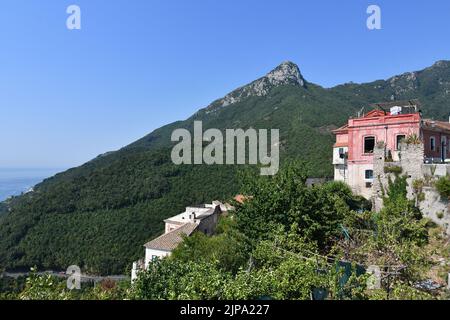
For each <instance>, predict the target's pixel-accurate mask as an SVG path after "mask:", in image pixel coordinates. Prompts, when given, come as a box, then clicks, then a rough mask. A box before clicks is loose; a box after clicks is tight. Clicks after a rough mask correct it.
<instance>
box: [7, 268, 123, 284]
mask: <svg viewBox="0 0 450 320" xmlns="http://www.w3.org/2000/svg"><path fill="white" fill-rule="evenodd" d="M37 274H39V275H47V274H50V275H52V276H55V277H58V278H67V277H68V276H69V275H67V274H66V273H65V272H56V271H50V270H49V271H43V272H38V273H37ZM27 275H29V272H3V274H2V275H0V277H9V278H14V279H17V278H19V277H24V276H27ZM105 279H110V280H114V281H121V280H129V279H130V277H129V276H126V275H112V276H92V275H87V274H81V281H82V282H92V281H93V282H99V281H102V280H105Z"/></svg>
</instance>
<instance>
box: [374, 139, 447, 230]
mask: <svg viewBox="0 0 450 320" xmlns="http://www.w3.org/2000/svg"><path fill="white" fill-rule="evenodd" d="M386 154H387V150H385V148H384V146H381V145H377V146H376V148H375V150H374V165H373V168H374V183H373V188H372V191H373V197H372V203H373V208H374V210H375V211H380V210H381V209H382V207H383V194H384V193H383V192H385V191H386V188H387V186H388V181H389V178H390V179H392V180H394V179H395V177H396V174H397V175H398V174H400V175H406V176H407V183H408V187H407V193H408V195H407V196H408V199H411V200H416V205H417V206H418V207H419V208H420V210H421V212H422V213H423V215H424V216H426V217H428V218H430V219H431V220H433V221H434V222H435V223H436V224H438V225H440V226H443V227H444V228H445V229H446V230H447V233H449V234H450V227H449V226H450V209H449V203H448V201H446V200H443V199H441V197H440V195H439V194H438V192H437V191H436V190H435V189H434V188H433V186H432V181H433V180H434V179H436V178H438V177H439V176H442V173H446V172H448V171H447V170H450V166H449V165H447V166H445V165H443V166H444V167H442V168H439V170H437V169H436V170H435V169H431V170H430V168H429V165H425V164H423V159H424V146H423V144H409V145H408V144H402V145H401V151H400V152H399V161H395V162H393V161H391V162H389V161H386ZM386 168H387V170H388V171H391V172H387V173H386ZM399 168H401V173H399V172H398V170H399ZM395 170H397V173H393V172H392V171H395ZM416 180H417V181H418V180H421V181H422V182H423V184H424V186H423V188H421V190H419V191H418V192H419V193H421V194H422V195H418V194H417V190H414V188H413V183H414V181H416Z"/></svg>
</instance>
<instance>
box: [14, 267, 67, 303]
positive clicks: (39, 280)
mask: <svg viewBox="0 0 450 320" xmlns="http://www.w3.org/2000/svg"><path fill="white" fill-rule="evenodd" d="M70 297H71V294H70V292H69V290H67V289H66V283H65V282H63V281H61V280H60V279H56V278H55V277H53V276H52V275H38V274H37V273H36V269H35V268H32V269H31V274H30V276H29V277H28V278H27V280H26V286H25V289H24V290H23V291H22V292H21V293H20V295H19V298H20V299H21V300H69V299H70Z"/></svg>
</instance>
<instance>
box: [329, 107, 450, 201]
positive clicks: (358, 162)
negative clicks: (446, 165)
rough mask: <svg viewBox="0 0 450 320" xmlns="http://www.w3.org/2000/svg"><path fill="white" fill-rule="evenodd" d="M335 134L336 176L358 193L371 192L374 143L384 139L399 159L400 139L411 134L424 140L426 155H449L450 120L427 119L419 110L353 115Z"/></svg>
mask: <svg viewBox="0 0 450 320" xmlns="http://www.w3.org/2000/svg"><path fill="white" fill-rule="evenodd" d="M334 134H335V135H336V143H335V145H334V153H333V164H334V167H335V180H340V181H345V182H346V183H348V184H349V185H350V187H352V189H353V191H354V192H355V193H357V194H360V195H362V196H364V197H366V198H370V197H371V196H372V182H373V147H374V145H376V144H377V143H379V142H383V143H384V145H385V148H386V151H387V152H389V154H390V155H392V158H393V160H394V161H396V160H398V159H397V158H398V156H399V152H398V146H399V142H400V141H401V140H402V139H403V138H405V137H408V136H411V135H416V136H417V137H418V138H420V139H421V140H422V141H423V143H424V150H425V159H431V161H435V160H436V159H438V160H439V161H440V160H442V161H445V160H446V159H447V158H450V123H446V122H441V121H431V120H424V119H422V117H421V114H420V113H419V112H415V113H405V114H395V115H392V114H391V113H390V112H385V111H382V110H373V111H371V112H369V113H368V114H366V115H364V116H362V117H358V118H350V119H349V120H348V123H347V124H346V125H345V126H343V127H341V128H339V129H337V130H335V131H334ZM431 140H433V141H434V142H431ZM430 144H434V145H433V146H431V145H430ZM343 153H344V154H345V155H344V156H343V155H342V154H343ZM425 159H424V160H425Z"/></svg>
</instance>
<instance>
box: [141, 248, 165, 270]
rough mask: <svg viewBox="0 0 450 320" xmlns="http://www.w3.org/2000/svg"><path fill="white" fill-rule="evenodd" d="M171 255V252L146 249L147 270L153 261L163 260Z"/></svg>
mask: <svg viewBox="0 0 450 320" xmlns="http://www.w3.org/2000/svg"><path fill="white" fill-rule="evenodd" d="M170 253H171V252H170V251H165V250H155V249H150V248H145V268H146V269H147V268H148V265H149V264H150V262H152V260H153V259H155V258H157V259H162V258H164V257H167V256H169V255H170Z"/></svg>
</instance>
